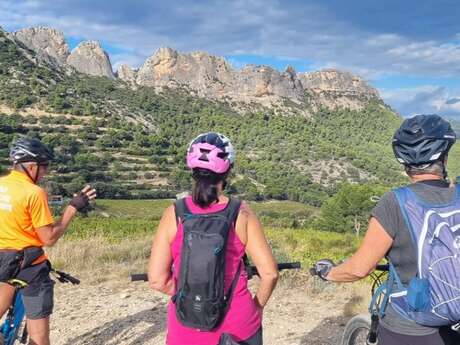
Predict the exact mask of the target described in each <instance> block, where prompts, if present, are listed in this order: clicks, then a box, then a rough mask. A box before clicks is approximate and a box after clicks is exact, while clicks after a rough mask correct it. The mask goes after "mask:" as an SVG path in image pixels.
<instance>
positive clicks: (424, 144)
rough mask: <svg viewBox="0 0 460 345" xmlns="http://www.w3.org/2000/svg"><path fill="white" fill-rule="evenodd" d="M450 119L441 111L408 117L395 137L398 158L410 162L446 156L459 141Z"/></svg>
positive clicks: (433, 160) (409, 163) (419, 162)
mask: <svg viewBox="0 0 460 345" xmlns="http://www.w3.org/2000/svg"><path fill="white" fill-rule="evenodd" d="M455 140H456V135H455V132H454V131H453V129H452V127H451V126H450V123H449V122H447V121H446V120H444V119H443V118H442V117H440V116H438V115H417V116H414V117H411V118H409V119H406V120H404V122H403V123H402V124H401V127H399V129H398V130H397V131H396V133H395V135H394V137H393V152H394V154H395V156H396V159H397V160H398V161H399V162H400V163H402V164H404V165H409V166H420V165H423V164H431V163H433V162H436V161H439V160H442V159H443V158H444V157H445V155H446V154H447V153H448V152H449V150H450V148H451V147H452V145H453V144H454V143H455Z"/></svg>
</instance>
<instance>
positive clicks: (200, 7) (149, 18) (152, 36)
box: [0, 0, 460, 78]
mask: <svg viewBox="0 0 460 345" xmlns="http://www.w3.org/2000/svg"><path fill="white" fill-rule="evenodd" d="M110 6H112V7H113V8H112V7H110ZM158 6H160V5H158V2H155V1H153V2H151V1H138V2H134V3H132V4H129V3H127V2H126V3H125V2H123V1H116V0H113V1H111V2H109V1H104V0H102V1H98V2H96V3H91V2H89V1H76V0H61V1H59V2H55V1H47V0H44V1H33V0H26V1H21V2H16V1H14V0H6V1H5V0H3V1H1V2H0V18H1V19H0V21H1V24H0V25H2V24H3V25H5V26H6V27H8V28H19V27H26V26H33V25H39V24H41V25H43V24H46V25H49V26H54V27H57V28H59V29H61V30H63V31H64V32H65V34H66V35H68V36H75V37H83V38H85V39H96V40H100V41H105V42H107V43H110V44H114V45H117V46H123V47H126V48H127V51H128V52H133V57H132V58H130V59H128V60H131V61H134V62H136V63H137V64H139V57H142V58H143V59H145V58H146V57H147V56H149V55H150V54H151V53H152V52H153V51H155V50H156V49H157V48H158V47H160V46H171V47H173V48H176V49H178V50H181V51H194V50H206V51H209V52H210V53H213V54H218V55H235V54H251V55H265V56H275V57H276V56H288V57H291V58H295V59H305V60H309V61H315V62H316V64H317V66H318V67H324V66H334V67H338V68H344V69H347V70H350V71H353V72H355V73H359V74H361V75H363V76H364V77H365V78H376V77H379V76H381V75H385V74H395V73H396V74H398V73H399V74H401V73H402V74H412V75H431V76H437V77H439V76H457V75H458V74H459V72H460V47H459V46H458V45H455V44H452V43H451V44H446V43H445V42H438V41H435V40H429V41H416V40H414V39H409V38H406V37H404V36H401V35H398V34H397V33H392V32H388V33H383V34H374V33H370V32H366V31H364V30H363V29H357V28H355V27H353V25H352V23H346V22H343V21H339V20H337V19H336V18H334V16H333V14H331V13H328V12H326V11H325V10H324V9H323V8H321V7H319V6H315V5H311V4H305V3H303V5H302V7H299V8H297V7H296V6H297V5H295V4H289V5H287V4H286V3H285V2H280V1H277V0H252V1H243V0H235V1H218V2H210V1H202V2H194V1H189V2H187V1H183V2H181V3H180V4H170V5H168V6H166V5H164V4H163V5H162V6H164V8H163V7H158ZM136 7H140V10H139V12H138V13H137V12H136V13H134V12H133V13H131V12H132V11H134V10H135V9H136ZM124 12H126V13H124ZM456 35H458V34H457V33H453V34H452V38H455V37H456Z"/></svg>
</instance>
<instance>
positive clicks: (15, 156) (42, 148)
mask: <svg viewBox="0 0 460 345" xmlns="http://www.w3.org/2000/svg"><path fill="white" fill-rule="evenodd" d="M10 158H11V160H12V161H13V163H14V164H18V163H25V162H37V163H45V162H49V161H51V160H53V159H54V153H53V150H52V149H50V148H49V147H48V146H46V145H45V144H43V143H42V142H41V141H40V140H38V139H36V138H28V137H24V136H21V137H19V138H18V139H17V140H15V141H14V142H13V143H12V144H11V149H10Z"/></svg>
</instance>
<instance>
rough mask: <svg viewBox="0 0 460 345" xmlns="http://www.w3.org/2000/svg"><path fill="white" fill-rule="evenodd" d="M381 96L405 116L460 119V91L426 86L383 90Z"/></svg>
mask: <svg viewBox="0 0 460 345" xmlns="http://www.w3.org/2000/svg"><path fill="white" fill-rule="evenodd" d="M380 95H381V96H382V98H383V99H384V100H385V102H387V103H388V104H391V105H392V107H393V108H394V109H395V110H397V111H398V112H399V113H401V115H403V116H411V115H415V114H432V113H436V114H439V115H444V116H451V117H460V90H449V89H447V88H445V87H440V86H436V85H424V86H419V87H414V88H401V89H392V90H388V89H382V90H380Z"/></svg>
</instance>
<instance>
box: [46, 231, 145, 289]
mask: <svg viewBox="0 0 460 345" xmlns="http://www.w3.org/2000/svg"><path fill="white" fill-rule="evenodd" d="M150 247H151V235H145V236H142V237H139V238H137V239H133V238H130V239H126V240H122V241H118V242H116V243H114V242H113V241H109V240H107V239H104V238H103V237H100V236H99V237H93V238H91V239H84V240H66V239H63V240H61V241H59V242H58V243H57V244H56V245H55V246H54V247H52V248H49V249H48V250H47V252H48V254H49V257H50V260H51V262H52V263H53V266H54V267H55V268H57V269H62V270H65V271H66V272H68V273H70V274H74V275H76V276H78V277H79V278H81V279H82V280H85V281H87V282H89V283H94V284H96V283H101V282H107V281H110V282H113V283H114V284H117V282H123V283H125V282H126V281H128V280H129V275H130V274H131V273H139V272H145V270H146V265H147V261H148V258H149V256H150Z"/></svg>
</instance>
